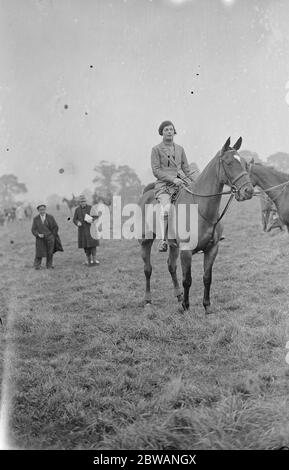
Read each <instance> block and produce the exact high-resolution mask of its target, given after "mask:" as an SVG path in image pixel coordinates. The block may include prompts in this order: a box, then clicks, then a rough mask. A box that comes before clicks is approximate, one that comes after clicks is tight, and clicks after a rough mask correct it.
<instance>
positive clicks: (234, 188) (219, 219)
mask: <svg viewBox="0 0 289 470" xmlns="http://www.w3.org/2000/svg"><path fill="white" fill-rule="evenodd" d="M221 162H223V160H222V158H220V160H219V168H220V165H221ZM223 170H224V172H225V175H226V177H227V179H228V181H229V182H230V184H231V189H230V191H222V192H221V193H215V194H198V193H194V192H193V191H191V190H190V189H189V188H188V187H187V184H188V182H187V181H186V180H187V178H182V177H181V176H180V175H179V178H180V179H181V180H183V181H184V182H185V183H186V185H184V186H183V189H185V190H186V191H187V192H188V193H190V194H192V195H193V196H198V197H214V196H222V195H223V194H230V197H229V200H228V202H227V204H226V205H225V207H224V209H223V211H222V213H221V215H220V216H219V217H218V219H217V220H216V222H214V223H212V221H210V220H208V219H207V217H205V216H204V215H203V214H202V213H201V212H200V210H198V212H199V214H200V216H201V217H202V218H203V219H204V220H205V221H206V222H207V223H209V224H213V231H212V235H211V238H210V240H209V242H208V243H213V242H214V236H215V232H216V228H217V225H218V223H219V222H220V221H221V219H222V218H223V217H224V215H225V214H226V212H227V211H228V209H229V207H230V204H231V202H232V201H233V198H234V195H235V193H236V192H237V191H240V189H241V188H242V187H243V186H244V185H245V184H247V181H246V182H245V183H244V184H243V185H242V186H241V187H240V188H239V189H237V188H236V186H235V183H236V182H237V181H238V180H239V179H240V178H242V176H245V175H247V174H248V173H247V171H242V172H241V173H240V174H239V175H238V176H237V177H236V178H234V180H233V181H231V180H230V178H229V176H228V174H227V172H226V170H225V167H224V165H223Z"/></svg>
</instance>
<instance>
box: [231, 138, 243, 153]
mask: <svg viewBox="0 0 289 470" xmlns="http://www.w3.org/2000/svg"><path fill="white" fill-rule="evenodd" d="M242 140H243V139H242V137H239V139H238V140H237V142H236V143H235V145H233V149H235V150H239V148H240V147H241V145H242Z"/></svg>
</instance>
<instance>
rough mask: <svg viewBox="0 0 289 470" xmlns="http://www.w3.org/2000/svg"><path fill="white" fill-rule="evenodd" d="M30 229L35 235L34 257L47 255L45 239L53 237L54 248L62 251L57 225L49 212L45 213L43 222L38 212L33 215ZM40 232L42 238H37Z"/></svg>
mask: <svg viewBox="0 0 289 470" xmlns="http://www.w3.org/2000/svg"><path fill="white" fill-rule="evenodd" d="M31 231H32V233H33V235H34V236H35V237H36V257H37V258H45V257H46V256H47V244H46V240H51V239H52V238H54V250H53V253H55V252H56V251H63V248H62V244H61V240H60V238H59V235H58V225H57V223H56V221H55V219H54V217H53V216H52V215H50V214H46V218H45V221H44V223H42V220H41V217H40V214H39V215H37V216H36V217H34V219H33V224H32V228H31ZM39 233H42V234H43V235H44V238H39V237H38V234H39Z"/></svg>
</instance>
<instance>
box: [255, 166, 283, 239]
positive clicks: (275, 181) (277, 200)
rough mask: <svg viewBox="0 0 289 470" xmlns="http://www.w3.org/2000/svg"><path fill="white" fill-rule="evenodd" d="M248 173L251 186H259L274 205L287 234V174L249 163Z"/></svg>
mask: <svg viewBox="0 0 289 470" xmlns="http://www.w3.org/2000/svg"><path fill="white" fill-rule="evenodd" d="M247 169H248V173H249V176H250V180H251V182H252V184H253V186H259V187H260V188H261V189H262V190H263V191H265V192H266V194H267V195H268V196H269V198H270V199H271V201H272V202H273V203H274V204H275V206H276V208H277V212H278V214H279V218H280V221H281V223H283V224H284V225H286V227H287V231H288V232H289V190H288V189H289V188H288V186H289V174H287V173H283V172H281V171H279V170H276V168H274V167H271V166H266V165H262V164H261V163H253V162H250V163H248V164H247Z"/></svg>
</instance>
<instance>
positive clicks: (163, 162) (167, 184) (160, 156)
mask: <svg viewBox="0 0 289 470" xmlns="http://www.w3.org/2000/svg"><path fill="white" fill-rule="evenodd" d="M151 167H152V172H153V174H154V176H155V177H156V178H157V182H156V184H155V191H156V196H157V194H158V193H160V192H169V193H171V192H172V191H174V190H175V188H176V185H175V184H174V179H175V178H177V177H178V176H179V177H180V178H184V177H187V178H189V179H190V180H192V181H195V177H194V175H193V174H192V170H191V169H190V168H189V165H188V161H187V157H186V154H185V151H184V149H183V147H181V146H180V145H178V144H175V143H174V144H173V146H172V148H170V147H168V146H166V145H165V144H164V143H163V142H161V143H160V144H158V145H156V146H155V147H153V149H152V153H151ZM197 172H198V171H197Z"/></svg>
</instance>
